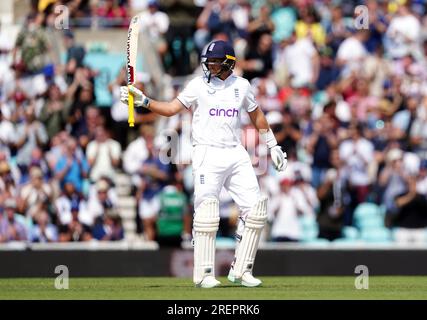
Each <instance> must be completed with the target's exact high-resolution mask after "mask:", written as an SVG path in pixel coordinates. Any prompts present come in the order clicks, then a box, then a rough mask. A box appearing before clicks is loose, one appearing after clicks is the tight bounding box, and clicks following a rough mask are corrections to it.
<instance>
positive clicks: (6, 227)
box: [0, 198, 27, 242]
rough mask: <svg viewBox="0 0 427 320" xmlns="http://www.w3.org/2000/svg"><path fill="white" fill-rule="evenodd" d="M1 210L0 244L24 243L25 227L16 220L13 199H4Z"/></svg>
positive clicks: (25, 238)
mask: <svg viewBox="0 0 427 320" xmlns="http://www.w3.org/2000/svg"><path fill="white" fill-rule="evenodd" d="M3 208H4V213H3V216H2V217H0V242H9V241H26V240H27V230H26V227H25V225H24V224H23V223H21V222H19V221H18V220H19V219H16V218H17V217H16V216H17V214H16V210H17V206H16V201H15V199H13V198H9V199H6V200H5V201H4V204H3Z"/></svg>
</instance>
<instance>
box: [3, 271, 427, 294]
mask: <svg viewBox="0 0 427 320" xmlns="http://www.w3.org/2000/svg"><path fill="white" fill-rule="evenodd" d="M261 279H262V280H263V285H262V287H258V288H243V287H239V286H236V285H234V284H231V283H229V282H228V281H227V280H226V278H219V280H220V281H221V282H222V286H221V287H217V288H213V289H200V288H194V287H193V285H192V282H191V279H183V278H70V280H69V289H68V290H57V289H55V287H54V281H55V279H54V278H31V279H30V278H26V279H22V278H21V279H0V299H2V300H4V299H73V300H74V299H156V300H157V299H158V300H178V299H180V300H181V299H191V300H202V299H222V300H226V299H227V300H228V299H237V300H250V299H398V300H401V299H427V277H401V276H387V277H380V276H371V277H370V278H369V289H368V290H357V289H355V285H354V281H355V277H261Z"/></svg>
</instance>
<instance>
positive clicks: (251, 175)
mask: <svg viewBox="0 0 427 320" xmlns="http://www.w3.org/2000/svg"><path fill="white" fill-rule="evenodd" d="M192 162H193V178H194V211H196V209H197V208H198V206H199V205H200V204H201V203H202V202H203V200H205V199H206V198H212V197H214V198H216V199H218V200H219V194H220V191H221V188H222V187H223V186H224V187H225V189H226V190H227V191H228V192H229V194H230V196H231V197H232V198H233V200H234V202H235V203H236V204H237V206H238V207H239V209H240V219H239V225H238V230H237V233H238V234H239V235H241V234H242V232H243V227H244V225H243V223H242V222H244V221H245V220H246V216H247V215H248V214H249V212H250V211H251V209H252V207H253V206H254V205H255V204H256V203H257V201H258V199H259V197H260V189H259V185H258V180H257V177H256V175H255V171H254V169H253V167H252V163H251V159H250V157H249V154H248V152H247V151H246V149H245V148H244V147H243V146H242V145H238V146H235V147H227V148H219V147H213V146H207V145H196V146H194V147H193V154H192Z"/></svg>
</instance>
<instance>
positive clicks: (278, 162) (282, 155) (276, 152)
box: [260, 129, 288, 171]
mask: <svg viewBox="0 0 427 320" xmlns="http://www.w3.org/2000/svg"><path fill="white" fill-rule="evenodd" d="M260 134H261V138H262V139H263V140H264V141H265V142H266V144H267V147H268V149H269V150H270V155H271V160H272V161H273V164H274V167H275V168H276V170H277V171H284V170H285V169H286V166H287V165H288V160H287V159H286V158H287V154H286V152H283V151H282V148H280V146H278V145H277V140H276V138H275V137H274V134H273V131H271V129H268V130H267V131H264V132H262V133H261V132H260Z"/></svg>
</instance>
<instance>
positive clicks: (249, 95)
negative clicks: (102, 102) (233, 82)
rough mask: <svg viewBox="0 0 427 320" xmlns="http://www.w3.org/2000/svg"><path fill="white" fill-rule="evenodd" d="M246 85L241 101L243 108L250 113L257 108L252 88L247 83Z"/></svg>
mask: <svg viewBox="0 0 427 320" xmlns="http://www.w3.org/2000/svg"><path fill="white" fill-rule="evenodd" d="M246 83H247V90H246V94H245V97H244V99H243V108H244V109H245V110H246V111H247V112H252V111H254V110H255V109H256V108H257V107H258V104H257V102H256V100H255V95H254V91H253V89H252V86H251V85H250V83H249V81H248V82H246Z"/></svg>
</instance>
